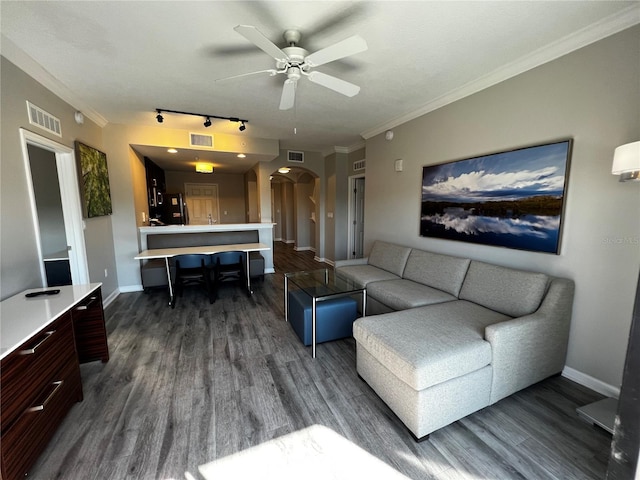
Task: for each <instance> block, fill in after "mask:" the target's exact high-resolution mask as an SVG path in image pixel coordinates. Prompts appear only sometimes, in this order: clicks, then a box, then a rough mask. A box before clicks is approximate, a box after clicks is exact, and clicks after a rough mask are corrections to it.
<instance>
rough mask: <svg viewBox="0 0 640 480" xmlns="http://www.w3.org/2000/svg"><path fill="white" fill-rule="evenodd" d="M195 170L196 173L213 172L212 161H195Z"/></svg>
mask: <svg viewBox="0 0 640 480" xmlns="http://www.w3.org/2000/svg"><path fill="white" fill-rule="evenodd" d="M196 172H198V173H213V163H207V162H196Z"/></svg>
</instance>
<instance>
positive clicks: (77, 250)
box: [19, 128, 89, 286]
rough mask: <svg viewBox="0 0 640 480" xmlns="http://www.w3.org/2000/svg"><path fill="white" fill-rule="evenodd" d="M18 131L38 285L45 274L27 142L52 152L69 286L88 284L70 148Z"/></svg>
mask: <svg viewBox="0 0 640 480" xmlns="http://www.w3.org/2000/svg"><path fill="white" fill-rule="evenodd" d="M19 130H20V144H21V147H22V159H23V161H24V166H25V172H26V176H27V189H28V191H29V203H30V207H31V219H32V221H33V230H34V234H35V238H36V248H37V252H38V259H39V262H40V265H39V266H40V276H41V279H42V285H43V286H46V285H47V273H46V270H45V266H44V258H43V255H42V244H41V237H40V224H39V222H38V210H37V206H36V196H35V191H34V189H33V178H32V176H31V163H30V161H29V150H28V149H27V147H28V145H33V146H35V147H38V148H41V149H43V150H47V151H49V152H52V153H54V154H55V157H56V170H57V171H58V183H59V187H60V200H61V201H62V216H63V218H64V229H65V233H66V236H67V250H68V255H69V267H70V269H71V283H72V284H73V285H81V284H87V283H89V266H88V264H87V249H86V246H85V242H84V228H85V223H84V220H83V218H82V205H81V204H80V187H79V186H78V185H79V184H78V173H77V170H76V157H75V152H74V149H73V148H70V147H67V146H65V145H62V144H61V143H58V142H55V141H53V140H49V139H48V138H46V137H43V136H41V135H38V134H37V133H33V132H31V131H29V130H25V129H23V128H20V129H19Z"/></svg>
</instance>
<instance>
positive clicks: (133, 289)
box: [118, 284, 144, 293]
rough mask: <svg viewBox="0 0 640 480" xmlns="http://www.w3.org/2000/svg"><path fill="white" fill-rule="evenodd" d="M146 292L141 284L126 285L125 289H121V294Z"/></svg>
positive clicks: (119, 289)
mask: <svg viewBox="0 0 640 480" xmlns="http://www.w3.org/2000/svg"><path fill="white" fill-rule="evenodd" d="M142 290H144V288H143V287H142V285H141V284H138V285H126V286H124V287H119V288H118V291H119V293H131V292H141V291H142Z"/></svg>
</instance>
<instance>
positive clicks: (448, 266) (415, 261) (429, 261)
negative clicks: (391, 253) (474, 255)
mask: <svg viewBox="0 0 640 480" xmlns="http://www.w3.org/2000/svg"><path fill="white" fill-rule="evenodd" d="M470 262H471V260H469V259H468V258H460V257H452V256H450V255H440V254H438V253H431V252H425V251H424V250H418V249H415V248H414V249H413V250H411V253H410V254H409V259H408V260H407V265H406V267H404V273H403V274H402V278H406V279H407V280H413V281H414V282H418V283H422V284H423V285H428V286H429V287H433V288H437V289H438V290H442V291H444V292H447V293H450V294H451V295H454V296H456V297H457V296H458V294H459V293H460V288H462V282H463V281H464V277H465V275H466V273H467V269H468V268H469V263H470Z"/></svg>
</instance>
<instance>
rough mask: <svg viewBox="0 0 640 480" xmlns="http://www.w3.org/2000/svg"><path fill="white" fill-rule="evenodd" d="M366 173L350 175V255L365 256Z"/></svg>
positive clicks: (352, 256)
mask: <svg viewBox="0 0 640 480" xmlns="http://www.w3.org/2000/svg"><path fill="white" fill-rule="evenodd" d="M364 189H365V182H364V174H362V175H354V176H352V177H349V220H348V224H349V236H348V242H349V243H348V245H349V257H348V258H362V257H363V256H364Z"/></svg>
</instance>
